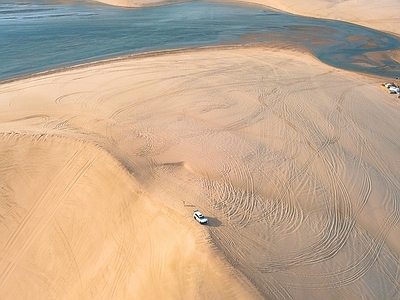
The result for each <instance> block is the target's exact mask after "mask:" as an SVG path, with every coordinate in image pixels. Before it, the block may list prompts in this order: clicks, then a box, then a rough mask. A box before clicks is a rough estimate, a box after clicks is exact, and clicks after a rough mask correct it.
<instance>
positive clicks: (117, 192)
mask: <svg viewBox="0 0 400 300" xmlns="http://www.w3.org/2000/svg"><path fill="white" fill-rule="evenodd" d="M38 100H39V99H38ZM28 119H29V120H27V119H26V120H18V121H16V122H17V123H24V122H25V123H26V122H28V123H29V122H33V123H36V124H37V123H40V122H41V121H43V120H45V119H42V117H41V116H33V117H32V118H28ZM47 120H48V121H49V119H47ZM0 141H1V149H0V158H1V161H0V172H1V177H0V178H1V180H0V184H1V194H0V197H1V198H0V200H1V206H0V207H1V222H0V230H1V239H0V249H1V250H0V257H1V260H0V268H1V270H2V272H1V274H0V287H1V289H0V298H1V299H48V298H49V299H132V298H134V299H203V297H206V298H207V299H226V298H231V297H232V298H233V299H246V298H249V297H251V296H250V295H252V294H250V293H249V292H248V291H247V290H246V289H245V288H244V287H246V283H244V282H243V280H239V279H235V274H234V272H233V270H232V267H230V266H229V265H228V264H227V263H224V262H223V261H222V260H221V259H218V255H216V253H215V251H214V250H212V249H211V248H210V246H209V243H208V237H207V235H206V234H205V232H204V230H201V228H200V227H197V226H193V224H192V222H191V218H189V217H187V216H182V215H179V214H177V213H176V212H174V211H172V210H171V209H169V208H167V207H165V206H163V205H161V204H160V203H157V202H155V201H154V200H152V199H150V198H149V197H148V196H147V195H146V193H145V192H143V190H141V188H140V187H139V184H138V183H137V182H136V181H135V180H134V179H133V178H132V176H130V175H129V174H128V173H127V172H126V170H125V169H124V168H123V167H122V166H121V165H120V164H119V163H118V162H117V161H116V160H115V159H113V158H112V157H111V156H110V155H109V154H108V153H107V152H105V151H104V150H102V149H100V148H98V147H95V146H93V145H92V144H91V143H87V142H82V141H75V140H71V139H68V138H64V137H54V136H49V135H47V134H43V135H35V134H27V133H6V134H2V135H1V136H0ZM221 282H222V283H223V284H220V283H221ZM247 286H248V287H249V290H250V286H249V284H247ZM253 294H254V292H253Z"/></svg>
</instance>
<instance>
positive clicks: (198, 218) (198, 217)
mask: <svg viewBox="0 0 400 300" xmlns="http://www.w3.org/2000/svg"><path fill="white" fill-rule="evenodd" d="M193 218H194V219H195V220H196V221H197V222H199V223H200V224H207V223H208V219H207V218H206V217H205V216H203V214H202V213H201V212H200V211H199V210H197V209H196V210H195V211H194V212H193Z"/></svg>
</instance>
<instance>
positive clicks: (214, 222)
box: [207, 217, 222, 227]
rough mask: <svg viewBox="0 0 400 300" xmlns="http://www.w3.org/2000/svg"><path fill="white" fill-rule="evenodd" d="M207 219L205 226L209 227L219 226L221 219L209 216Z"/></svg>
mask: <svg viewBox="0 0 400 300" xmlns="http://www.w3.org/2000/svg"><path fill="white" fill-rule="evenodd" d="M207 219H208V223H207V226H210V227H219V226H221V224H222V223H221V221H220V220H218V219H217V218H210V217H207Z"/></svg>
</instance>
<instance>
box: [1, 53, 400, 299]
mask: <svg viewBox="0 0 400 300" xmlns="http://www.w3.org/2000/svg"><path fill="white" fill-rule="evenodd" d="M399 100H400V99H397V98H396V96H394V95H389V94H388V93H387V91H386V89H383V88H382V87H381V86H380V81H379V80H376V79H373V78H367V77H364V76H359V75H356V74H351V73H348V72H345V71H340V70H337V69H334V68H332V67H328V66H325V65H323V64H321V63H320V62H318V61H317V60H315V59H314V58H313V57H311V56H309V55H308V54H305V53H300V52H294V51H292V50H288V49H287V50H279V51H278V50H273V49H269V50H268V49H263V48H261V47H253V48H249V47H247V48H225V49H224V48H220V49H216V48H214V49H203V50H198V51H187V52H185V51H177V52H171V53H166V54H162V55H148V56H141V57H138V58H135V59H124V60H116V61H112V62H108V63H100V64H93V65H92V66H88V67H84V68H75V69H70V70H66V71H64V72H56V73H53V74H49V75H43V76H36V77H32V78H29V79H24V80H21V81H14V82H11V83H7V84H2V85H0V108H1V113H0V133H1V134H0V145H1V147H0V174H1V176H0V232H1V235H0V236H1V239H0V258H1V260H0V269H1V270H3V271H2V272H1V273H0V298H1V299H43V298H57V299H80V298H82V299H99V298H103V299H123V298H125V299H126V298H133V299H156V298H157V299H160V298H162V299H204V298H206V299H257V298H271V299H290V298H293V299H311V298H315V299H322V298H323V299H360V298H362V297H364V298H368V299H396V298H399V296H400V284H399V282H400V278H399V276H400V272H399V271H400V266H399V255H400V242H399V239H398V237H399V234H400V227H399V218H400V208H399V199H400V183H399V180H398V179H399V178H400V168H399V163H400V160H399V157H400V156H399V154H400V142H399V141H400V128H399V127H400V125H399V120H400V105H399V103H400V102H399ZM195 208H199V209H201V210H202V211H203V213H204V214H205V215H206V216H207V217H209V219H210V224H209V225H208V226H201V225H199V224H197V223H196V222H195V221H194V220H193V219H192V212H193V209H195ZM250 282H251V284H250Z"/></svg>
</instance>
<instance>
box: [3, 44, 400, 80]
mask: <svg viewBox="0 0 400 300" xmlns="http://www.w3.org/2000/svg"><path fill="white" fill-rule="evenodd" d="M260 46H261V47H262V48H265V49H270V50H280V49H284V50H290V51H294V52H298V53H300V54H308V55H310V56H312V57H314V58H315V59H316V60H318V61H320V63H321V64H324V65H327V66H329V67H332V68H335V69H338V70H343V71H346V72H351V73H354V74H358V75H361V76H365V77H369V78H375V79H376V80H378V79H379V80H381V81H385V80H386V81H387V80H389V79H390V77H386V76H378V75H373V74H368V73H362V72H358V71H352V70H346V69H341V68H337V67H334V66H330V65H328V64H325V63H324V62H322V61H321V60H319V59H318V57H316V56H315V55H314V54H313V53H312V52H311V51H310V50H309V49H308V48H307V47H305V46H302V45H299V44H296V43H293V42H288V41H272V42H256V43H248V44H240V43H239V44H234V45H223V44H222V45H214V46H200V47H189V48H176V49H168V50H154V51H148V52H141V53H134V54H127V55H122V56H117V57H113V58H105V59H100V60H96V61H92V62H86V63H81V64H77V65H72V66H68V67H61V68H55V69H51V70H47V71H43V72H39V73H33V74H28V75H22V76H18V77H15V78H10V79H4V80H0V85H4V84H7V83H12V82H16V81H22V80H26V79H31V78H37V77H42V76H49V75H52V74H58V73H62V72H67V71H70V70H79V69H85V68H90V67H92V66H97V65H104V64H109V63H114V62H122V61H128V60H135V59H141V58H146V57H155V56H163V55H169V54H178V53H195V52H197V51H218V50H224V49H242V48H248V49H251V48H258V47H260ZM399 49H400V48H399ZM399 49H396V50H399ZM390 51H394V50H390ZM383 53H385V52H383Z"/></svg>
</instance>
